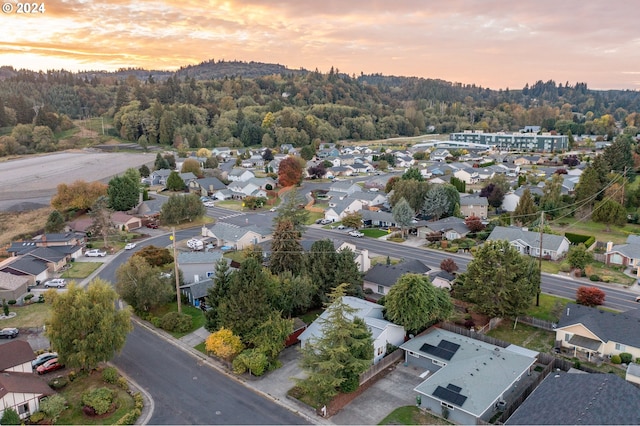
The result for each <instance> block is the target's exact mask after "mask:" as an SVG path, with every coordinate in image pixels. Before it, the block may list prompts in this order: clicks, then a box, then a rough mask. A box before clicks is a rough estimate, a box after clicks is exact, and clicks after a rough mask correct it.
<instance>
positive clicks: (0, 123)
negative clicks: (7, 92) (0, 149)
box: [0, 96, 9, 127]
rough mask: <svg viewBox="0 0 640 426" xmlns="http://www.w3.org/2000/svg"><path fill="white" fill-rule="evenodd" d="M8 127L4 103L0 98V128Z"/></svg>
mask: <svg viewBox="0 0 640 426" xmlns="http://www.w3.org/2000/svg"><path fill="white" fill-rule="evenodd" d="M8 125H9V120H8V119H7V112H6V111H5V109H4V101H3V100H2V97H1V96H0V127H6V126H8Z"/></svg>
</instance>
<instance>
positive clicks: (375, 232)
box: [360, 228, 388, 238]
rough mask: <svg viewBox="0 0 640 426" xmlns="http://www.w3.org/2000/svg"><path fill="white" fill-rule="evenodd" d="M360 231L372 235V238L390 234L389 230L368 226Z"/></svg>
mask: <svg viewBox="0 0 640 426" xmlns="http://www.w3.org/2000/svg"><path fill="white" fill-rule="evenodd" d="M360 231H361V232H362V233H363V234H364V235H365V237H370V238H380V237H382V236H384V235H387V234H388V232H387V231H383V230H381V229H375V228H366V229H361V230H360Z"/></svg>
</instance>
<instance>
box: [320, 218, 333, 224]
mask: <svg viewBox="0 0 640 426" xmlns="http://www.w3.org/2000/svg"><path fill="white" fill-rule="evenodd" d="M331 222H333V221H332V220H331V219H322V220H321V221H320V225H328V224H330V223H331Z"/></svg>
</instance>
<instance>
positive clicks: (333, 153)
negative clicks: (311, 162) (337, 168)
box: [317, 147, 340, 158]
mask: <svg viewBox="0 0 640 426" xmlns="http://www.w3.org/2000/svg"><path fill="white" fill-rule="evenodd" d="M339 155H340V151H339V150H338V149H337V148H336V147H330V148H322V149H320V150H319V151H318V154H317V156H318V158H328V157H338V156H339Z"/></svg>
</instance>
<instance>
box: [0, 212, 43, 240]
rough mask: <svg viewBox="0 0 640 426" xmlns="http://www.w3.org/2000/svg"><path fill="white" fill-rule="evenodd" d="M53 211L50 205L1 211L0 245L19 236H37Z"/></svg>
mask: <svg viewBox="0 0 640 426" xmlns="http://www.w3.org/2000/svg"><path fill="white" fill-rule="evenodd" d="M51 211H52V209H51V208H50V207H45V208H42V209H37V210H30V211H25V212H19V213H15V212H2V213H0V247H4V246H6V245H8V244H10V243H11V242H12V241H15V240H17V239H18V238H26V237H35V235H36V234H35V233H36V232H37V231H38V230H42V229H44V225H45V224H46V223H47V217H48V216H49V213H51Z"/></svg>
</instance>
